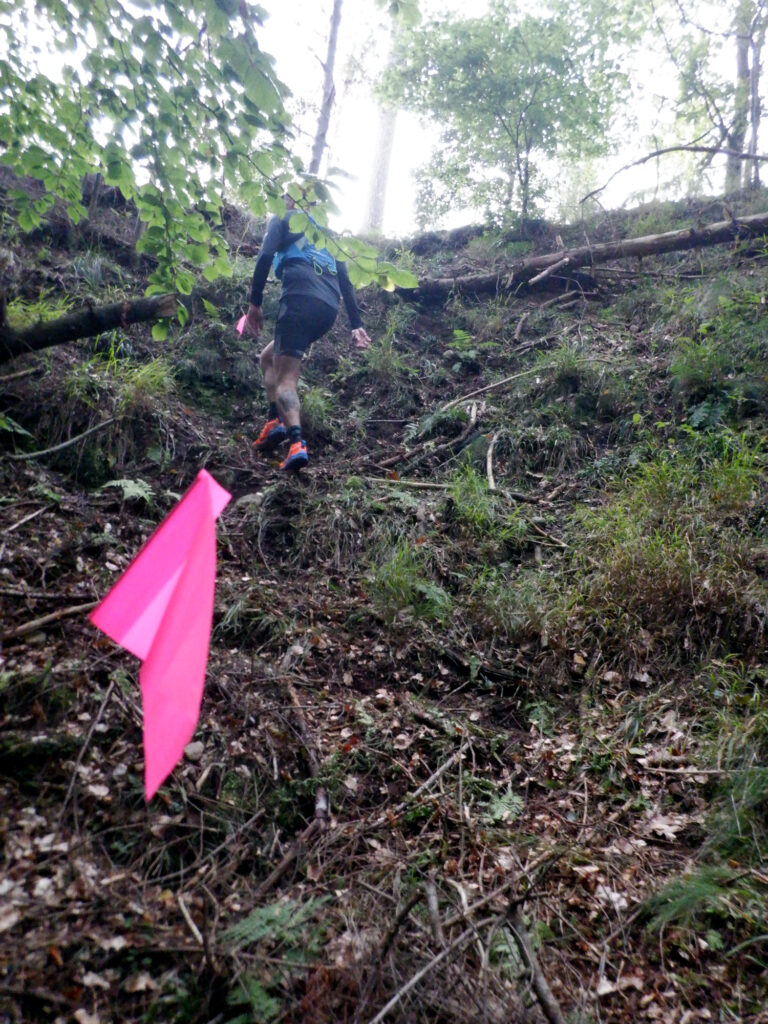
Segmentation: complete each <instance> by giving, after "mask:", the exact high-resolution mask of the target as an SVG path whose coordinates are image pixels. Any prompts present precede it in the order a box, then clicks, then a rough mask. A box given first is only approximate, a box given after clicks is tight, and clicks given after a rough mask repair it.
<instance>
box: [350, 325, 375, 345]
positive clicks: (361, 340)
mask: <svg viewBox="0 0 768 1024" xmlns="http://www.w3.org/2000/svg"><path fill="white" fill-rule="evenodd" d="M352 340H353V341H354V343H355V348H359V349H364V348H368V346H369V345H370V344H371V339H370V338H369V337H368V334H367V333H366V330H365V328H364V327H356V328H355V329H354V331H352Z"/></svg>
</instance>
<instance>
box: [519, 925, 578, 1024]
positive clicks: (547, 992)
mask: <svg viewBox="0 0 768 1024" xmlns="http://www.w3.org/2000/svg"><path fill="white" fill-rule="evenodd" d="M509 923H510V925H511V926H512V934H513V935H514V936H515V941H516V942H517V946H518V949H519V950H520V956H521V957H522V958H523V960H524V961H525V964H526V966H527V968H528V970H529V971H530V972H531V983H532V985H533V991H534V992H535V993H536V998H537V999H538V1000H539V1005H540V1006H541V1009H542V1010H543V1012H544V1016H545V1017H546V1018H547V1020H548V1021H549V1024H565V1017H564V1016H563V1011H562V1010H561V1009H560V1005H559V1003H558V1001H557V1000H556V999H555V997H554V996H553V994H552V989H551V988H550V987H549V982H548V981H547V979H546V977H545V976H544V972H543V971H542V969H541V965H540V964H539V961H538V959H537V957H536V953H535V952H534V949H533V943H532V942H531V937H530V935H529V934H528V932H527V930H526V927H525V924H524V922H523V915H522V912H521V910H520V907H519V906H518V905H513V907H512V909H511V910H510V913H509Z"/></svg>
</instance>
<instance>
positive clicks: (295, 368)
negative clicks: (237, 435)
mask: <svg viewBox="0 0 768 1024" xmlns="http://www.w3.org/2000/svg"><path fill="white" fill-rule="evenodd" d="M269 347H270V348H271V345H270V346H269ZM272 368H273V374H274V394H275V397H274V401H276V402H277V407H278V409H279V410H280V415H281V416H282V418H283V423H285V425H286V427H300V426H301V405H300V403H299V396H298V393H297V391H296V387H297V385H298V383H299V374H300V373H301V360H300V359H295V358H294V357H293V356H274V358H273V364H272ZM264 387H265V388H266V387H267V383H266V375H265V381H264ZM267 395H269V390H267ZM270 401H273V399H271V398H270Z"/></svg>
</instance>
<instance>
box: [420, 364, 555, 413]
mask: <svg viewBox="0 0 768 1024" xmlns="http://www.w3.org/2000/svg"><path fill="white" fill-rule="evenodd" d="M546 369H550V367H547V366H532V367H531V369H530V370H523V371H522V373H515V374H513V375H512V376H511V377H505V378H504V380H497V381H496V383H495V384H488V385H487V386H486V387H484V388H478V390H477V391H470V393H469V394H468V395H462V397H461V398H454V399H453V400H452V401H450V402H446V403H445V405H441V406H440V408H439V410H438V412H445V411H446V409H452V408H453V406H454V405H459V404H460V403H461V402H466V401H468V400H469V399H470V398H474V397H475V396H476V395H484V394H485V393H486V392H488V391H493V390H494V389H495V388H501V387H504V385H505V384H510V383H511V382H512V381H513V380H519V378H520V377H529V376H530V375H531V374H532V373H541V371H542V370H546Z"/></svg>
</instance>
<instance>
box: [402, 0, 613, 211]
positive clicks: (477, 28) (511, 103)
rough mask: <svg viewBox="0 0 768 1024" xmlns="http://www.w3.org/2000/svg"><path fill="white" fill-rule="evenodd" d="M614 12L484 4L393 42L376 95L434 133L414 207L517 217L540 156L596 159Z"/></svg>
mask: <svg viewBox="0 0 768 1024" xmlns="http://www.w3.org/2000/svg"><path fill="white" fill-rule="evenodd" d="M616 17H618V16H615V15H613V14H611V13H606V11H605V6H604V5H603V4H593V3H591V2H589V0H586V2H581V3H575V4H572V5H569V7H568V9H567V11H561V10H555V11H552V12H544V13H541V14H528V13H523V12H522V11H521V10H519V9H518V7H517V5H516V4H514V3H512V2H510V0H494V2H493V3H492V4H491V5H490V9H489V13H488V14H487V15H484V16H482V17H476V18H467V19H462V20H451V21H445V20H432V21H430V22H428V23H425V24H424V25H423V26H421V27H420V28H418V29H414V30H413V31H412V32H411V33H409V34H408V35H407V36H405V35H404V36H403V37H402V41H401V46H400V53H399V57H398V60H397V62H396V65H397V66H396V68H394V69H392V70H391V71H390V73H389V75H388V76H387V80H386V83H385V89H386V91H387V92H388V93H389V95H390V96H391V97H392V98H393V99H395V100H396V101H397V102H399V103H401V104H402V105H403V106H404V107H406V108H410V109H413V110H416V111H418V112H419V113H421V114H423V115H425V116H426V117H427V118H429V119H431V120H433V121H434V122H436V123H437V124H439V125H440V129H441V136H440V145H439V148H438V151H437V153H436V155H435V156H434V158H433V159H432V161H431V163H430V165H429V167H428V169H427V171H426V173H425V174H424V175H423V177H422V189H421V195H420V206H421V208H422V209H425V208H429V209H430V211H431V214H437V215H439V214H441V213H443V212H445V211H446V210H447V209H449V208H451V207H452V206H455V205H456V203H459V204H464V203H466V204H468V205H472V206H483V207H485V209H486V211H487V212H488V213H492V214H495V215H497V216H498V215H500V214H504V213H505V212H508V211H512V210H513V209H516V210H518V211H519V212H521V213H522V214H523V215H527V214H528V213H529V212H531V210H532V208H533V207H534V205H535V202H536V199H537V198H539V197H540V196H541V195H542V193H543V191H544V184H543V181H542V179H541V173H540V172H541V167H542V163H543V162H544V161H546V160H547V159H553V158H554V159H564V160H567V159H577V158H579V159H585V158H588V157H591V156H595V155H598V154H600V153H603V152H605V151H606V149H607V147H608V145H609V141H608V140H609V135H610V133H609V128H610V118H611V114H612V111H613V110H614V107H615V105H616V103H617V101H618V100H619V98H620V96H621V94H622V91H623V85H624V80H623V76H622V73H621V69H620V66H619V64H618V62H617V60H616V58H615V51H614V54H612V52H611V40H612V37H613V34H614V29H615V27H616V26H615V25H614V20H615V18H616Z"/></svg>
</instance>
